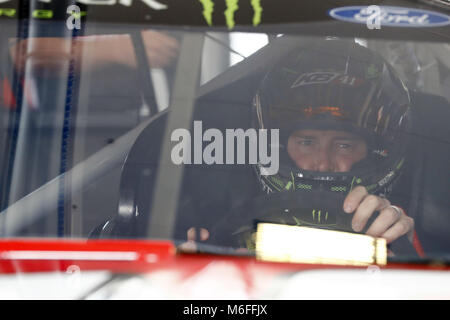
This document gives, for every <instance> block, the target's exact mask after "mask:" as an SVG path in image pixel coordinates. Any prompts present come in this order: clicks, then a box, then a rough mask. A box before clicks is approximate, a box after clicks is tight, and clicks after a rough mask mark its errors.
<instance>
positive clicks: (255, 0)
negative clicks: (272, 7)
mask: <svg viewBox="0 0 450 320" xmlns="http://www.w3.org/2000/svg"><path fill="white" fill-rule="evenodd" d="M198 1H200V3H201V4H202V5H203V17H204V18H205V20H206V23H207V24H208V25H209V26H212V24H213V21H212V15H213V12H214V0H198ZM225 3H226V5H227V9H226V10H225V12H224V15H225V21H226V23H227V27H228V29H233V28H234V26H235V21H234V13H235V12H236V11H237V10H238V9H239V0H225ZM250 4H251V5H252V8H253V21H252V23H253V25H254V26H257V25H259V24H260V23H261V14H262V11H263V9H262V6H261V0H250Z"/></svg>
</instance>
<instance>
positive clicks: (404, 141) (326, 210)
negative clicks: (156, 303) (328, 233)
mask: <svg viewBox="0 0 450 320" xmlns="http://www.w3.org/2000/svg"><path fill="white" fill-rule="evenodd" d="M184 2H189V1H184ZM191 2H193V4H192V6H188V5H185V6H181V7H180V8H176V5H175V4H173V5H172V4H171V3H170V2H169V1H134V2H133V1H77V2H75V4H71V3H69V2H67V1H61V2H60V1H58V3H57V4H56V1H31V2H30V3H28V2H26V4H23V3H25V2H23V3H22V2H20V1H17V2H16V1H0V49H1V53H0V54H1V62H0V84H1V85H0V120H1V127H0V148H1V150H2V152H1V154H0V165H1V171H0V178H1V180H0V190H1V192H0V206H1V213H0V237H2V238H30V237H31V238H83V239H105V238H107V239H109V238H113V239H123V238H126V239H129V238H133V239H136V238H139V239H169V240H172V241H174V243H175V244H176V245H177V246H180V247H183V246H184V247H186V248H187V247H189V245H193V246H194V247H195V248H196V249H198V250H200V251H201V250H206V251H209V252H211V251H212V252H235V253H236V254H238V253H239V252H243V251H240V250H241V249H244V250H246V251H245V252H250V253H251V252H253V250H254V245H255V243H254V242H255V241H254V231H255V228H256V224H257V223H258V222H273V223H277V224H287V225H296V226H306V227H314V228H319V229H336V230H344V231H351V232H359V233H367V234H369V235H372V236H374V237H382V238H383V237H384V238H386V239H387V242H388V245H389V247H390V249H391V250H392V254H393V255H394V256H396V257H400V258H402V257H403V258H405V259H412V258H413V257H414V258H416V254H417V255H418V256H419V257H426V256H438V257H439V256H440V257H444V256H448V254H449V253H450V232H449V230H450V212H449V209H450V200H449V199H450V197H449V190H450V164H449V162H448V159H450V146H449V142H450V130H449V126H448V122H449V121H450V104H449V101H450V45H449V43H450V41H449V40H450V29H449V28H450V25H449V21H450V18H449V16H448V4H447V3H446V2H445V1H440V2H439V5H438V6H433V5H430V4H429V3H428V4H426V3H420V4H418V3H417V2H414V1H411V2H408V1H406V2H404V3H402V4H401V5H402V6H403V9H402V8H401V7H397V8H394V9H392V8H393V7H381V9H380V7H377V6H375V9H374V10H375V11H374V12H375V13H376V12H377V11H376V10H381V11H380V12H381V15H380V16H379V17H381V18H379V19H378V20H377V19H374V21H373V22H371V21H370V19H369V17H370V14H372V11H368V9H367V8H368V7H367V6H366V7H364V6H361V7H358V8H357V7H348V8H350V9H345V8H344V9H342V8H343V6H344V5H342V6H340V5H335V6H334V7H326V5H324V6H323V7H319V6H312V7H309V10H307V11H308V14H301V15H300V17H296V16H295V17H294V14H293V13H292V14H291V13H289V14H287V13H286V12H289V10H288V9H287V8H288V5H287V4H285V2H283V5H280V8H281V9H282V10H281V9H279V10H278V9H277V10H278V11H274V16H273V17H270V13H269V11H270V10H275V9H273V8H271V7H270V5H269V4H266V2H264V1H251V2H250V1H248V3H245V4H244V2H242V4H239V7H238V6H237V2H238V1H236V4H235V6H233V5H232V4H231V3H229V2H228V1H227V2H226V5H225V4H223V8H222V4H220V5H219V3H216V4H215V5H214V1H191ZM230 2H232V1H230ZM436 2H438V1H436ZM63 3H64V5H63ZM233 3H234V2H233ZM266 5H267V6H266ZM391 5H392V4H391ZM171 6H173V8H172V7H171ZM408 7H409V8H410V9H405V8H408ZM339 8H341V9H339ZM351 8H353V9H351ZM355 8H357V9H355ZM389 8H391V9H389ZM171 10H172V11H171ZM280 10H281V11H283V10H284V11H283V12H284V14H286V15H287V16H285V20H284V21H276V19H277V18H276V17H277V15H281V13H280V12H279V11H280ZM345 10H347V11H345ZM352 10H353V11H352ZM355 10H356V11H355ZM389 10H390V11H389ZM414 10H415V11H414ZM421 10H422V11H421ZM409 11H411V12H409ZM317 12H318V13H317ZM181 13H184V14H183V15H182V14H181ZM303 15H304V16H303ZM191 18H192V22H191V20H189V19H191ZM178 19H179V20H178ZM264 19H266V20H264ZM352 19H353V20H354V21H352ZM358 19H359V20H358ZM175 20H176V21H175ZM174 21H175V22H174ZM377 21H378V22H377ZM380 21H381V22H380ZM266 22H267V24H265V23H266ZM280 22H282V23H280ZM377 23H378V24H377ZM433 24H434V25H433ZM349 195H351V196H352V201H353V202H351V203H349V200H348V199H349V198H348V197H349ZM345 205H350V206H353V207H351V208H349V209H348V208H346V207H345ZM347 209H348V210H347ZM353 217H355V218H356V217H357V219H354V218H353ZM358 224H359V226H358ZM402 238H406V241H407V242H409V243H410V244H411V247H412V248H413V249H414V250H415V251H414V253H412V252H411V251H410V250H409V249H404V248H403V247H402V246H399V248H396V247H395V244H396V243H398V242H400V241H401V239H402ZM323 241H326V240H323ZM298 245H299V246H301V245H302V244H298ZM391 246H392V247H391ZM406 246H407V245H406Z"/></svg>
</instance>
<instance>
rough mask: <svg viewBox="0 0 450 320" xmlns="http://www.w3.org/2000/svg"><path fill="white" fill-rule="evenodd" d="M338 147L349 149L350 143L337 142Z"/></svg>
mask: <svg viewBox="0 0 450 320" xmlns="http://www.w3.org/2000/svg"><path fill="white" fill-rule="evenodd" d="M338 147H339V148H341V149H349V148H351V147H352V145H351V144H350V143H338Z"/></svg>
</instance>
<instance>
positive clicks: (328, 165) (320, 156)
mask: <svg viewBox="0 0 450 320" xmlns="http://www.w3.org/2000/svg"><path fill="white" fill-rule="evenodd" d="M315 167H316V168H315V170H316V171H319V172H330V171H334V168H333V165H332V160H331V152H330V150H329V148H326V147H322V148H320V150H319V152H318V153H317V155H316V166H315Z"/></svg>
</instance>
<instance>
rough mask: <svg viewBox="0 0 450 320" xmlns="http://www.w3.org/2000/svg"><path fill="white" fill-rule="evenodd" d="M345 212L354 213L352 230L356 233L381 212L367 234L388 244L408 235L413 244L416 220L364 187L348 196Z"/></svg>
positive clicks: (356, 189) (345, 202) (357, 188)
mask: <svg viewBox="0 0 450 320" xmlns="http://www.w3.org/2000/svg"><path fill="white" fill-rule="evenodd" d="M344 211H345V212H346V213H353V218H352V228H353V230H354V231H356V232H360V231H362V230H363V229H364V227H365V226H366V224H367V221H368V220H369V218H370V217H371V216H372V215H373V213H374V212H375V211H379V212H380V214H379V215H378V217H377V218H376V219H375V220H374V221H373V223H372V225H370V226H369V228H368V230H367V232H366V234H368V235H370V236H373V237H381V238H385V239H386V242H387V243H391V242H393V241H394V240H396V239H398V238H399V237H401V236H403V235H404V234H408V239H409V240H410V241H411V242H412V238H413V232H414V220H413V219H412V218H410V217H408V216H407V215H406V214H405V213H404V212H403V210H401V209H400V211H399V210H396V208H394V207H393V206H392V205H391V203H390V202H389V200H388V199H386V198H382V197H379V196H376V195H372V194H369V193H368V192H367V190H366V188H364V187H362V186H358V187H356V188H355V189H353V190H352V191H351V192H350V193H349V194H348V195H347V197H346V198H345V200H344Z"/></svg>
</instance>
